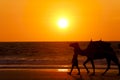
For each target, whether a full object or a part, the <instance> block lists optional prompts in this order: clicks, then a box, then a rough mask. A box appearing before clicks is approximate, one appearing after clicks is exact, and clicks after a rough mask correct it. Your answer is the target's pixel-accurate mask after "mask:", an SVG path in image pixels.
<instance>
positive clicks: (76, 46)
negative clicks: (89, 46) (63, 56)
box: [70, 42, 79, 48]
mask: <svg viewBox="0 0 120 80" xmlns="http://www.w3.org/2000/svg"><path fill="white" fill-rule="evenodd" d="M70 47H73V48H78V47H79V44H78V43H77V42H75V43H71V44H70Z"/></svg>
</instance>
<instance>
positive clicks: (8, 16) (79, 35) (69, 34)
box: [0, 0, 120, 41]
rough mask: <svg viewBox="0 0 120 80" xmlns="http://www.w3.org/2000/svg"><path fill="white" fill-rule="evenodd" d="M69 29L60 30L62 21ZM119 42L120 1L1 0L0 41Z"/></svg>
mask: <svg viewBox="0 0 120 80" xmlns="http://www.w3.org/2000/svg"><path fill="white" fill-rule="evenodd" d="M62 17H63V18H66V19H68V21H69V22H68V24H69V26H68V27H67V28H66V29H60V28H59V27H58V25H56V24H57V20H58V19H59V18H62ZM91 38H92V39H93V40H99V39H101V38H102V39H103V40H107V41H111V40H114V41H115V40H116V41H119V40H120V0H0V41H89V40H91Z"/></svg>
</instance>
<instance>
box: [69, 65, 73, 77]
mask: <svg viewBox="0 0 120 80" xmlns="http://www.w3.org/2000/svg"><path fill="white" fill-rule="evenodd" d="M73 68H74V65H72V67H71V70H70V72H69V73H68V74H69V75H71V73H72V71H73Z"/></svg>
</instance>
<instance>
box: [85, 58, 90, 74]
mask: <svg viewBox="0 0 120 80" xmlns="http://www.w3.org/2000/svg"><path fill="white" fill-rule="evenodd" d="M89 60H90V59H89V58H87V60H86V61H85V62H84V63H83V65H84V67H85V69H86V70H87V73H89V72H90V71H89V70H88V68H87V67H86V64H87V63H88V62H89Z"/></svg>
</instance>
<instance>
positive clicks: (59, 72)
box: [0, 68, 120, 80]
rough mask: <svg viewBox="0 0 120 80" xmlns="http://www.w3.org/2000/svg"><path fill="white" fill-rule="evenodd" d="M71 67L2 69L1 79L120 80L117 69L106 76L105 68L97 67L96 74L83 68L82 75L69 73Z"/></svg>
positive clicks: (0, 72)
mask: <svg viewBox="0 0 120 80" xmlns="http://www.w3.org/2000/svg"><path fill="white" fill-rule="evenodd" d="M68 71H69V69H15V68H13V69H0V80H120V76H117V75H116V74H117V72H118V71H117V69H111V70H109V71H108V72H107V73H106V75H105V76H101V73H102V72H104V69H97V70H96V75H95V76H89V75H88V74H87V73H86V71H85V69H81V76H79V75H76V74H77V71H76V70H74V71H73V73H72V75H71V76H70V75H68V74H67V72H68Z"/></svg>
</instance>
